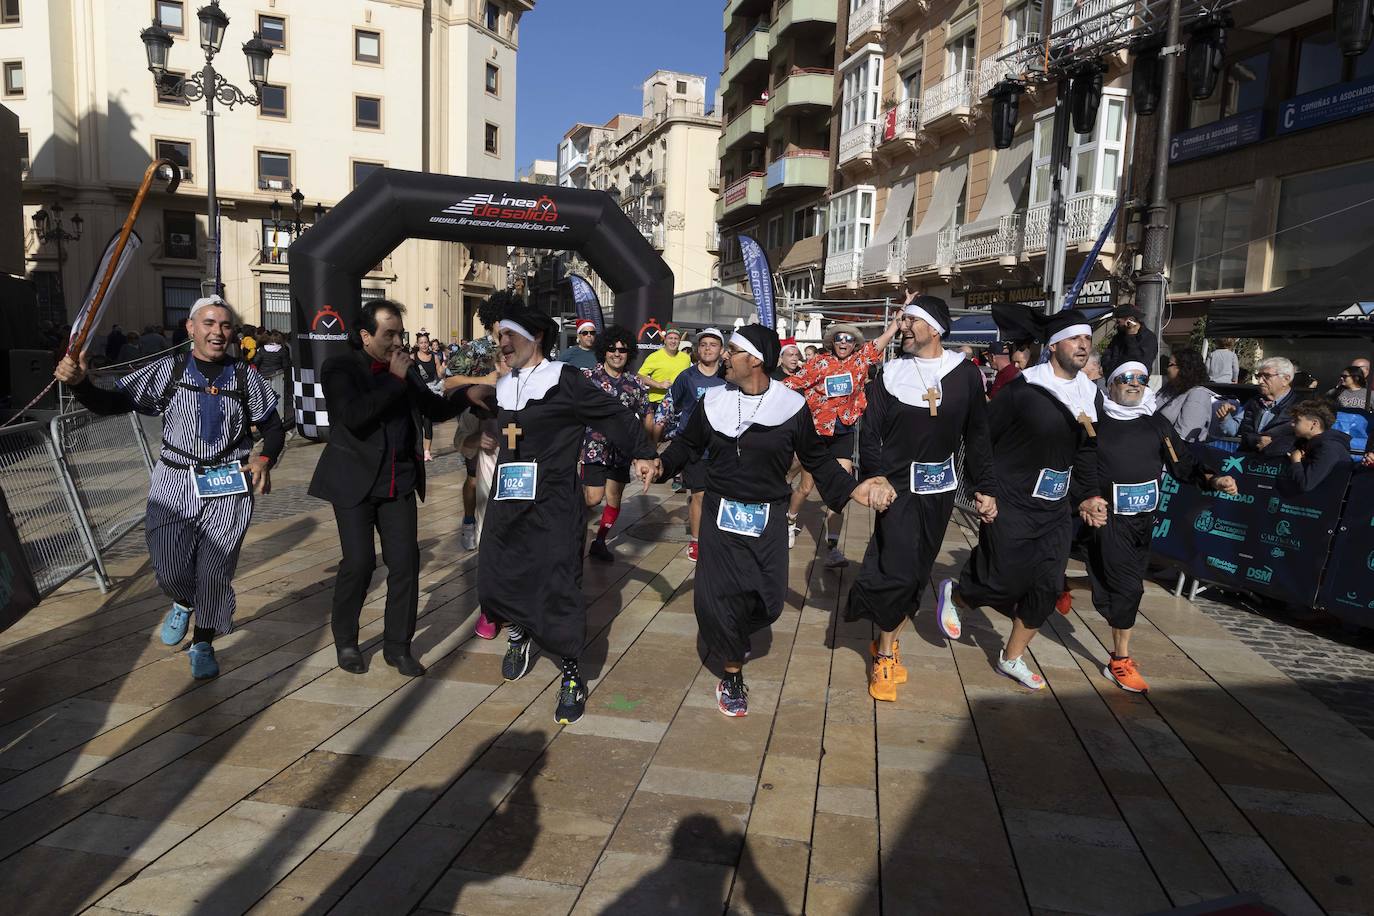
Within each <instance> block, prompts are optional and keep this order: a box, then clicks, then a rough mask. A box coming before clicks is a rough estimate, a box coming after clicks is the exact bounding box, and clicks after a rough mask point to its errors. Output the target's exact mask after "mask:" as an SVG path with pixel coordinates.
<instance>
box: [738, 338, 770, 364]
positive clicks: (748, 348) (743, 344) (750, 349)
mask: <svg viewBox="0 0 1374 916" xmlns="http://www.w3.org/2000/svg"><path fill="white" fill-rule="evenodd" d="M730 343H732V344H734V345H735V346H737V347H739V348H740V349H741V350H743V351H744V352H745V353H748V354H749V355H750V356H752V357H754V358H755V359H757V360H758V361H759V362H761V363H766V362H768V360H766V359H764V358H763V354H762V353H760V352H759V348H758V347H756V346H754V343H753V341H751V340H750V339H749V338H748V337H745V336H744V335H742V334H740V333H739V332H738V331H736V332H735V333H733V334H731V335H730Z"/></svg>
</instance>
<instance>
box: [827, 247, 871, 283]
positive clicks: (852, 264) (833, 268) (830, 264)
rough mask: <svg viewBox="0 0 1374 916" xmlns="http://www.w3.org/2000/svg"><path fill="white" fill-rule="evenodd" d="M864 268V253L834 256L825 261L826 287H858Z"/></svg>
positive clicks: (855, 252)
mask: <svg viewBox="0 0 1374 916" xmlns="http://www.w3.org/2000/svg"><path fill="white" fill-rule="evenodd" d="M862 267H863V252H862V251H851V252H848V253H846V254H832V255H831V256H830V257H828V258H826V259H825V285H826V286H848V287H856V286H858V285H859V272H860V270H861V269H862Z"/></svg>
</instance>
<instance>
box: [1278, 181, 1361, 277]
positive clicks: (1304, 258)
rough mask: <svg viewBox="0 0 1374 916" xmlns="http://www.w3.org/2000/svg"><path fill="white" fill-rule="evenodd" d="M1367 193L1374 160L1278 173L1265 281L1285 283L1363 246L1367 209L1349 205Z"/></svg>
mask: <svg viewBox="0 0 1374 916" xmlns="http://www.w3.org/2000/svg"><path fill="white" fill-rule="evenodd" d="M1370 198H1374V161H1365V162H1357V163H1354V164H1352V165H1345V166H1341V167H1339V168H1334V169H1324V170H1322V171H1320V172H1308V173H1307V174H1305V175H1293V176H1291V177H1288V178H1285V179H1283V181H1282V182H1281V183H1280V185H1279V216H1278V225H1277V227H1276V229H1275V233H1274V270H1273V275H1272V276H1271V277H1270V286H1271V287H1272V288H1278V287H1281V286H1287V285H1288V284H1289V283H1292V282H1294V281H1296V280H1302V279H1304V278H1305V277H1309V276H1311V275H1312V274H1313V273H1315V272H1316V271H1318V270H1321V269H1322V268H1324V267H1330V266H1331V265H1333V264H1338V263H1340V262H1341V261H1343V260H1345V259H1346V258H1348V257H1350V256H1351V255H1353V254H1355V253H1356V252H1358V251H1360V250H1361V249H1363V248H1366V247H1368V245H1369V211H1368V209H1367V208H1365V207H1355V208H1353V209H1352V208H1351V206H1350V205H1351V203H1352V202H1354V201H1361V200H1369V199H1370Z"/></svg>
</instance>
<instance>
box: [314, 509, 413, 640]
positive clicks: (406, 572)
mask: <svg viewBox="0 0 1374 916" xmlns="http://www.w3.org/2000/svg"><path fill="white" fill-rule="evenodd" d="M334 519H335V521H337V522H338V524H339V544H340V545H341V546H342V547H343V560H342V561H341V562H340V563H339V574H338V577H337V578H336V579H335V580H334V611H333V616H332V620H331V624H332V626H333V630H334V645H336V646H356V645H357V644H358V616H359V615H360V614H361V613H362V610H363V599H364V598H366V597H367V587H368V585H369V584H370V583H371V582H372V573H373V572H374V571H376V569H377V552H376V550H375V549H374V548H373V546H372V544H373V538H372V533H373V531H374V530H375V531H376V532H377V533H378V534H380V535H381V536H382V560H383V561H384V562H385V563H386V569H387V574H386V626H385V635H384V637H383V639H384V640H385V642H386V647H387V648H388V649H393V650H408V649H409V648H410V640H411V637H413V636H414V635H415V615H416V613H417V612H418V611H419V608H420V544H419V540H418V534H417V526H418V519H417V513H416V507H415V493H414V492H411V493H408V494H406V495H405V496H401V497H397V498H396V499H377V498H368V499H365V500H363V501H362V502H361V503H359V504H358V505H356V506H349V507H348V508H344V507H342V506H335V507H334Z"/></svg>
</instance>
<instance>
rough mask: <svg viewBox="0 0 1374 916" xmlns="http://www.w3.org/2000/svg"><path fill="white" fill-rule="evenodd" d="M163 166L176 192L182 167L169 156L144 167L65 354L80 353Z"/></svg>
mask: <svg viewBox="0 0 1374 916" xmlns="http://www.w3.org/2000/svg"><path fill="white" fill-rule="evenodd" d="M163 166H166V167H167V168H168V169H169V170H170V171H171V174H172V177H171V180H170V181H168V182H167V193H168V194H175V193H176V190H177V186H178V185H180V184H181V167H180V166H178V165H177V164H176V163H174V162H172V161H171V160H170V159H155V160H153V161H152V162H151V163H150V164H149V165H148V168H147V169H146V170H144V172H143V182H142V184H140V185H139V187H138V194H137V195H136V196H135V197H134V203H133V206H132V207H130V208H129V215H128V216H127V217H125V218H124V226H123V227H122V228H121V229H120V230H119V238H118V239H117V240H116V241H115V246H114V251H113V252H112V253H111V255H110V260H109V263H107V264H106V265H105V275H104V276H103V277H101V278H100V285H99V286H97V287H96V290H95V296H94V297H93V298H92V299H91V307H90V308H88V309H87V310H86V319H85V321H83V322H82V323H81V327H79V328H77V329H76V333H75V334H74V335H73V336H72V337H71V340H70V342H69V343H68V344H67V352H68V353H80V352H81V351H82V350H84V349H85V348H86V338H87V337H89V336H90V333H91V330H92V328H94V327H95V321H96V318H98V317H99V315H100V304H101V303H102V302H104V301H105V293H106V292H107V291H108V290H109V288H110V284H111V283H113V282H114V278H115V274H116V272H118V269H119V259H120V258H121V257H123V255H124V248H125V246H126V245H128V244H129V236H130V234H132V233H133V231H134V223H135V222H137V221H138V213H139V211H140V210H142V209H143V200H144V198H146V197H147V196H148V189H149V188H150V187H152V184H153V178H154V177H155V176H156V175H157V173H158V171H159V170H160V169H161V168H162V167H163Z"/></svg>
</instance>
